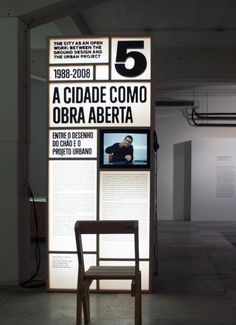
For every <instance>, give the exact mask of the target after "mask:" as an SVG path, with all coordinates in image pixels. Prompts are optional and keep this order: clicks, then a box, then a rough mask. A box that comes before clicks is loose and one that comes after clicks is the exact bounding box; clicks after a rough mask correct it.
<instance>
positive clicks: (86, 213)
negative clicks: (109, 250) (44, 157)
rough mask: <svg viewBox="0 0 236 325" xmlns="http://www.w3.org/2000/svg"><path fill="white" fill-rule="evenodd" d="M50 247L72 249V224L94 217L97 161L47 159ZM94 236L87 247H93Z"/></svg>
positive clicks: (51, 249)
mask: <svg viewBox="0 0 236 325" xmlns="http://www.w3.org/2000/svg"><path fill="white" fill-rule="evenodd" d="M48 194H49V202H48V208H49V250H50V251H75V250H76V245H75V235H74V224H75V222H76V221H77V220H95V219H96V207H97V197H96V195H97V162H96V161H92V160H90V161H88V160H86V161H81V160H50V161H49V193H48ZM94 247H95V239H94V240H92V241H90V240H88V242H87V244H86V250H93V249H94Z"/></svg>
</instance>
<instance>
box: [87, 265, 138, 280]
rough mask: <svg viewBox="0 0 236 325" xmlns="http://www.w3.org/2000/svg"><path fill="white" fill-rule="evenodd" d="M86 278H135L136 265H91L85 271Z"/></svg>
mask: <svg viewBox="0 0 236 325" xmlns="http://www.w3.org/2000/svg"><path fill="white" fill-rule="evenodd" d="M84 278H85V279H90V280H91V279H96V280H101V279H134V278H135V267H134V266H90V268H89V269H88V270H87V271H86V272H85V276H84Z"/></svg>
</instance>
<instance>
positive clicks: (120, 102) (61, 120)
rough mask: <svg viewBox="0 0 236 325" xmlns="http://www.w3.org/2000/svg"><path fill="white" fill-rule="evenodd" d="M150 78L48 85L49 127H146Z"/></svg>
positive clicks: (149, 98) (148, 110)
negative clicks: (125, 81)
mask: <svg viewBox="0 0 236 325" xmlns="http://www.w3.org/2000/svg"><path fill="white" fill-rule="evenodd" d="M150 94H151V85H150V82H142V83H141V84H140V83H139V82H129V83H128V84H127V85H126V84H125V83H124V82H123V83H122V84H121V83H118V82H105V81H104V82H97V81H96V82H95V81H93V82H80V83H78V82H76V83H75V82H66V83H65V82H64V81H63V82H60V83H59V82H57V83H51V84H50V85H49V125H50V127H111V126H116V127H117V126H122V127H123V126H126V127H127V125H130V126H133V127H145V126H146V127H149V126H150V124H151V96H150Z"/></svg>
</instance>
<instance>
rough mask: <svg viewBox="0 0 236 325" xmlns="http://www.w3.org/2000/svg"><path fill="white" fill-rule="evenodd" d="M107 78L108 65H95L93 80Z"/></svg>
mask: <svg viewBox="0 0 236 325" xmlns="http://www.w3.org/2000/svg"><path fill="white" fill-rule="evenodd" d="M108 79H109V66H108V65H97V66H96V75H95V80H108Z"/></svg>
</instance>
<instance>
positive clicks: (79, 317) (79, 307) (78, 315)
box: [76, 292, 82, 325]
mask: <svg viewBox="0 0 236 325" xmlns="http://www.w3.org/2000/svg"><path fill="white" fill-rule="evenodd" d="M81 324H82V295H81V293H80V292H78V293H77V312H76V325H81Z"/></svg>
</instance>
